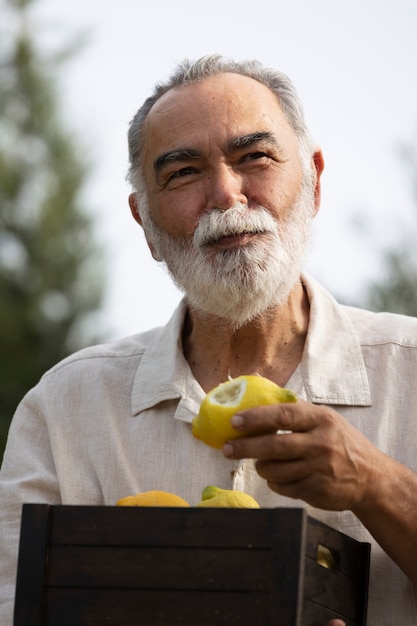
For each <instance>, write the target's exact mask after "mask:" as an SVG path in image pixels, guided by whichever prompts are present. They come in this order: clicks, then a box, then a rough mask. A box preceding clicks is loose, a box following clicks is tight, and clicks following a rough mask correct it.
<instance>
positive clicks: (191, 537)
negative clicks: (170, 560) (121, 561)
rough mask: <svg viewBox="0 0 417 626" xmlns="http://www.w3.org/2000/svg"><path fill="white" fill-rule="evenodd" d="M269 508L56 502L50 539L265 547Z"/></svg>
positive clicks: (270, 517) (269, 528) (272, 516)
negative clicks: (66, 503) (165, 506)
mask: <svg viewBox="0 0 417 626" xmlns="http://www.w3.org/2000/svg"><path fill="white" fill-rule="evenodd" d="M139 510H140V514H139V513H138V511H139ZM274 511H275V510H274V509H263V510H257V509H198V508H190V509H187V508H185V509H181V508H158V507H149V508H147V507H143V508H140V507H112V506H109V507H104V506H103V507H101V506H95V507H89V506H82V507H79V506H55V507H54V509H53V526H52V535H51V543H56V544H77V545H83V544H87V545H112V544H113V545H119V546H122V545H125V546H135V545H155V546H163V545H165V546H172V545H177V546H184V547H187V546H203V545H204V546H207V547H243V548H245V547H248V545H251V546H253V547H254V548H268V547H270V546H271V541H272V539H271V537H272V535H271V532H272V524H273V523H275V521H274V520H275V519H276V516H275V514H274ZM297 511H300V510H299V509H297ZM284 517H285V516H284V515H282V519H284Z"/></svg>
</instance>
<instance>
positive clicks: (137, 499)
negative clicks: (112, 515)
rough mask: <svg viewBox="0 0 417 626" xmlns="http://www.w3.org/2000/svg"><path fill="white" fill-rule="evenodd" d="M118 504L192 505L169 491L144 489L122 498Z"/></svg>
mask: <svg viewBox="0 0 417 626" xmlns="http://www.w3.org/2000/svg"><path fill="white" fill-rule="evenodd" d="M116 506H190V505H189V503H188V502H187V501H186V500H184V499H183V498H181V497H180V496H177V495H175V493H169V492H167V491H144V492H142V493H137V494H135V495H134V496H126V497H125V498H120V500H118V501H117V502H116Z"/></svg>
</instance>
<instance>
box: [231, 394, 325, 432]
mask: <svg viewBox="0 0 417 626" xmlns="http://www.w3.org/2000/svg"><path fill="white" fill-rule="evenodd" d="M321 408H323V407H321ZM231 423H232V425H233V427H234V428H236V429H237V430H239V431H245V432H247V433H251V434H262V433H270V432H277V431H279V430H284V431H286V430H289V431H294V432H306V431H309V430H311V429H312V428H314V427H315V426H317V423H318V407H316V406H314V405H313V404H310V403H308V402H305V401H304V400H297V402H288V403H283V404H273V405H270V406H258V407H256V408H253V409H247V410H246V411H242V412H240V413H237V414H236V415H234V416H233V417H232V418H231Z"/></svg>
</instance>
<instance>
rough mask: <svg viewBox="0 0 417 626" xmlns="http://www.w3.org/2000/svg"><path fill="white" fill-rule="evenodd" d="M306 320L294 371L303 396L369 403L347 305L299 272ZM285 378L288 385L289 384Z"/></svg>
mask: <svg viewBox="0 0 417 626" xmlns="http://www.w3.org/2000/svg"><path fill="white" fill-rule="evenodd" d="M302 279H303V283H304V285H305V288H306V290H307V295H308V298H309V301H310V322H309V328H308V333H307V339H306V344H305V347H304V353H303V357H302V360H301V363H300V365H299V367H298V368H297V370H298V372H297V374H298V375H299V376H300V377H301V379H302V385H303V387H304V391H305V396H306V399H307V400H309V401H310V402H316V403H321V404H336V405H347V406H370V405H371V392H370V388H369V382H368V376H367V372H366V367H365V363H364V359H363V355H362V349H361V345H360V341H359V337H358V334H357V332H356V330H355V328H354V326H353V323H352V321H351V319H350V317H349V315H348V312H347V307H344V306H342V305H340V304H339V303H338V302H336V300H335V299H334V298H333V297H332V296H331V295H330V294H329V293H328V292H327V291H326V290H325V289H324V288H323V287H322V286H321V285H320V284H319V283H318V282H317V281H316V280H314V279H313V278H312V277H311V276H308V275H303V277H302ZM290 382H291V380H290V381H289V385H288V386H289V387H290Z"/></svg>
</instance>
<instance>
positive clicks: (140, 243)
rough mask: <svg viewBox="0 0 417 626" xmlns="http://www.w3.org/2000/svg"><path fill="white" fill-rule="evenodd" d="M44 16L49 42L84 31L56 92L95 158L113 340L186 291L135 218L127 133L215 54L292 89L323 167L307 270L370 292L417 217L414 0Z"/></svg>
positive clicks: (124, 4) (147, 5) (132, 6)
mask: <svg viewBox="0 0 417 626" xmlns="http://www.w3.org/2000/svg"><path fill="white" fill-rule="evenodd" d="M34 17H35V26H36V28H37V32H38V36H39V37H40V38H41V40H42V42H43V44H44V45H45V46H51V47H53V46H57V45H61V44H62V43H63V42H65V41H70V40H71V39H72V38H73V37H74V35H75V34H79V35H83V37H84V39H85V44H84V46H83V48H82V49H81V51H80V52H78V53H77V54H76V55H75V57H74V58H73V59H72V60H71V61H70V62H69V63H68V64H67V65H66V66H65V69H64V70H63V71H62V73H61V76H60V81H59V97H60V106H61V108H62V112H63V116H64V118H65V120H66V121H67V123H68V124H69V126H70V127H71V129H73V131H74V133H75V134H76V135H77V137H78V138H79V140H80V145H81V146H82V149H83V151H85V154H87V155H88V157H89V160H90V161H91V163H92V171H91V174H90V176H89V179H88V184H87V186H86V189H85V192H84V202H85V204H86V206H88V207H89V210H91V212H92V214H93V217H94V223H95V229H96V237H97V238H98V240H99V242H100V243H101V244H102V246H103V248H104V251H105V259H106V273H107V285H106V296H105V301H104V305H103V310H102V312H101V316H100V322H99V324H101V325H102V328H103V331H104V333H105V335H106V337H107V338H109V339H116V338H118V337H121V336H125V335H129V334H133V333H137V332H141V331H143V330H147V329H149V328H152V327H154V326H156V325H161V324H164V323H165V322H166V321H167V320H168V319H169V317H170V316H171V314H172V311H173V310H174V308H175V306H176V304H177V303H178V301H179V300H180V298H181V294H180V293H179V291H178V290H177V289H176V288H175V287H174V286H173V284H172V281H171V279H170V277H169V276H168V274H167V272H166V270H165V269H164V267H162V266H160V265H158V264H157V263H156V262H155V261H154V260H153V259H152V258H151V255H150V253H149V251H148V249H147V246H146V242H145V240H144V237H143V234H142V232H141V229H140V227H139V226H138V225H137V224H136V222H134V220H133V218H132V217H131V215H130V212H129V208H128V204H127V196H128V194H129V192H130V189H129V186H128V184H127V182H126V180H125V176H126V171H127V166H128V163H127V142H126V134H127V129H128V125H129V122H130V120H131V118H132V117H133V115H134V113H135V112H136V110H137V109H138V108H139V106H140V105H141V104H142V102H143V101H144V100H145V98H146V97H147V96H148V95H149V94H150V92H151V91H152V89H153V86H154V84H155V83H157V82H158V81H160V80H162V79H164V78H166V77H167V76H168V74H169V73H170V72H171V71H172V70H173V69H174V67H175V64H176V63H177V62H178V61H181V60H182V59H183V58H185V57H191V58H197V57H199V56H202V55H205V54H211V53H214V52H216V53H220V54H222V55H224V56H226V57H232V58H234V59H237V60H242V59H249V58H256V59H258V60H259V61H261V62H262V63H263V64H264V65H267V66H269V67H274V68H276V69H279V70H281V71H283V72H285V73H286V74H288V75H289V76H290V78H291V80H292V81H293V83H294V84H295V87H296V89H297V92H298V94H299V96H300V98H301V100H302V102H303V105H304V109H305V114H306V119H307V123H308V125H309V127H310V130H311V132H312V134H313V136H314V138H315V140H316V142H317V143H318V144H319V145H320V146H321V148H322V150H323V153H324V158H325V162H326V168H325V172H324V174H323V177H322V194H323V197H322V205H321V209H320V212H319V214H318V215H317V217H316V218H315V229H314V230H315V232H314V242H313V248H312V251H311V253H310V255H309V257H308V261H307V266H306V269H307V270H308V271H309V272H310V273H312V274H313V275H314V276H315V277H316V278H318V279H319V280H320V281H321V282H322V283H323V284H324V285H325V286H326V287H327V288H329V289H330V290H331V291H332V292H333V293H334V294H335V295H336V296H338V297H340V298H341V299H344V300H345V301H349V302H352V301H355V300H358V299H360V297H361V295H362V294H363V292H364V289H365V288H366V285H367V284H368V282H369V281H370V280H372V279H373V278H375V277H377V276H378V275H379V274H380V272H381V263H380V258H379V256H378V254H377V251H378V249H379V248H380V247H381V246H382V247H383V246H385V245H388V244H391V245H392V244H393V243H394V244H395V243H396V242H397V241H398V236H399V234H400V232H401V231H402V229H403V228H404V226H405V227H407V224H411V223H412V220H413V217H415V216H414V213H415V211H416V208H415V202H413V200H414V199H413V193H412V188H411V177H410V174H409V173H408V175H407V169H406V167H405V164H404V161H403V160H402V159H401V157H400V146H401V145H402V144H404V143H411V144H412V143H413V142H414V144H415V145H417V80H416V76H417V0H390V1H389V0H349V2H346V1H344V0H315V1H314V2H311V0H292V1H291V2H288V0H286V1H285V2H284V1H283V0H257V1H256V2H254V1H253V0H252V1H248V0H210V2H207V3H203V2H192V1H190V0H176V2H172V1H171V0H159V2H147V1H143V0H118V2H114V1H112V0H107V1H103V0H83V1H81V0H59V1H58V2H57V1H56V0H37V4H36V10H35V11H34ZM413 212H414V213H413Z"/></svg>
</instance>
